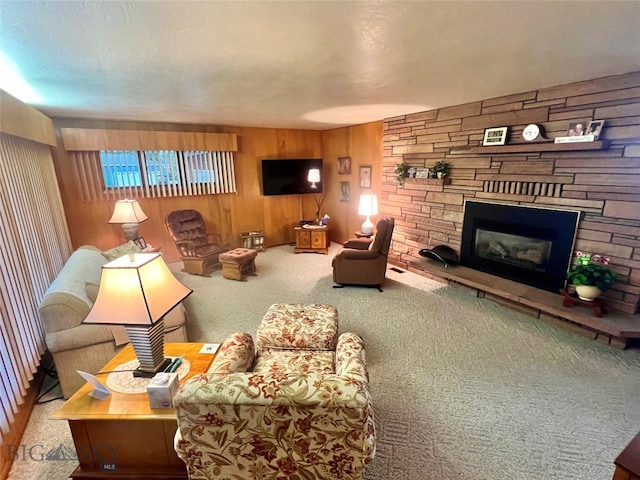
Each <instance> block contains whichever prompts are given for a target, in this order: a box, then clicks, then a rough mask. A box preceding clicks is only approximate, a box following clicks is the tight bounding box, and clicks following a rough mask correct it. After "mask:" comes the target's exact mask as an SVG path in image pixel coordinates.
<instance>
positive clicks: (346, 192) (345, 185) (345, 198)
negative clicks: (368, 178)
mask: <svg viewBox="0 0 640 480" xmlns="http://www.w3.org/2000/svg"><path fill="white" fill-rule="evenodd" d="M340 201H341V202H350V201H351V183H350V182H340Z"/></svg>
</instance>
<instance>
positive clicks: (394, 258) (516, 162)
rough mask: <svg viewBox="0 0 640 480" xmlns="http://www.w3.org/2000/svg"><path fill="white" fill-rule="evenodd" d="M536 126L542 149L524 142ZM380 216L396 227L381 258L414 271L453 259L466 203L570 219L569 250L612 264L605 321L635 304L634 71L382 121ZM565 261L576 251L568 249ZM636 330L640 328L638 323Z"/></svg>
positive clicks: (639, 258)
mask: <svg viewBox="0 0 640 480" xmlns="http://www.w3.org/2000/svg"><path fill="white" fill-rule="evenodd" d="M595 119H604V120H605V127H604V129H603V132H602V135H601V137H600V139H601V140H603V142H601V143H599V144H593V145H587V146H586V148H588V149H586V150H585V149H583V148H582V147H576V149H572V148H571V146H569V147H566V146H563V147H562V148H558V147H559V146H557V145H556V146H554V145H553V144H552V139H553V138H554V137H555V136H563V135H564V134H565V132H566V128H567V125H568V124H569V123H570V122H585V121H587V122H588V121H590V120H595ZM529 123H538V124H541V125H542V126H543V127H544V128H545V131H546V136H547V139H548V140H547V141H541V142H536V143H529V142H524V141H523V140H522V138H521V134H522V130H523V129H524V126H526V125H527V124H529ZM498 126H508V127H509V138H508V141H507V145H505V146H504V147H482V146H481V144H482V138H483V135H484V129H485V128H489V127H498ZM383 134H384V144H383V167H382V170H383V172H382V173H383V192H382V195H381V199H380V205H381V214H385V215H391V216H393V217H395V219H396V229H395V232H394V238H393V242H392V247H391V251H390V257H389V260H390V262H391V263H393V264H396V265H398V266H400V267H404V268H409V269H412V270H415V271H417V272H418V273H420V270H421V265H424V262H427V261H428V260H426V259H424V258H422V257H420V256H419V254H418V252H419V250H420V249H422V248H433V247H434V246H436V245H439V244H445V245H449V246H450V247H452V248H453V249H454V250H456V251H458V252H460V250H461V246H462V230H463V210H464V203H465V201H467V200H477V201H487V202H497V203H506V204H512V205H521V206H531V207H545V208H552V209H561V210H579V211H581V212H582V214H583V215H582V218H581V220H580V222H579V225H578V230H577V236H576V242H575V245H574V249H578V250H582V251H586V252H591V253H599V254H602V255H606V256H608V257H610V258H611V264H610V267H611V268H612V269H613V270H614V271H615V272H616V277H617V281H616V284H615V285H614V286H613V288H612V289H610V290H609V291H608V292H607V293H606V299H607V301H608V302H609V305H610V307H611V308H612V309H613V310H614V311H619V312H624V313H631V314H633V313H636V312H637V311H638V309H639V303H640V72H635V73H630V74H626V75H620V76H615V77H607V78H602V79H596V80H591V81H586V82H579V83H575V84H570V85H564V86H558V87H552V88H547V89H542V90H538V91H531V92H524V93H521V94H515V95H510V96H507V97H501V98H495V99H489V100H482V101H477V102H473V103H469V104H465V105H459V106H455V107H449V108H443V109H439V110H431V111H427V112H420V113H414V114H410V115H403V116H399V117H394V118H390V119H386V120H385V122H384V132H383ZM438 160H444V161H447V162H449V163H450V165H451V173H450V175H449V177H448V178H446V179H444V180H439V179H415V178H410V179H406V182H405V183H404V186H401V185H399V184H398V182H397V180H396V178H395V173H394V170H395V164H397V163H400V162H406V163H408V164H409V165H411V166H414V167H431V166H433V165H434V164H435V162H436V161H438ZM574 251H575V250H574ZM638 322H640V318H639V319H638Z"/></svg>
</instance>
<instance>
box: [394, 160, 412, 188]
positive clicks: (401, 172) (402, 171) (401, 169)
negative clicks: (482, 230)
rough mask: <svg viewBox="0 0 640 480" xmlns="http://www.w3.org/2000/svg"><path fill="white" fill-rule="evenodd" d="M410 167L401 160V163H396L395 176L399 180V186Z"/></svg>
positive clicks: (401, 184) (402, 183)
mask: <svg viewBox="0 0 640 480" xmlns="http://www.w3.org/2000/svg"><path fill="white" fill-rule="evenodd" d="M410 168H411V166H409V165H407V164H406V163H404V162H402V163H396V171H395V173H396V178H397V179H398V182H400V186H403V185H404V179H405V178H407V175H409V169H410Z"/></svg>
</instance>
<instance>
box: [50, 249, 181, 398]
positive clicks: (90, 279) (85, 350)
mask: <svg viewBox="0 0 640 480" xmlns="http://www.w3.org/2000/svg"><path fill="white" fill-rule="evenodd" d="M131 243H133V242H131ZM129 248H137V247H134V246H130V247H129ZM126 249H127V246H122V248H120V250H115V249H114V251H111V252H105V253H107V256H109V254H110V260H111V259H113V257H114V256H120V255H122V254H124V253H121V252H122V251H125V250H126ZM108 261H109V260H107V257H106V256H105V255H103V252H101V251H100V250H98V249H97V248H96V247H93V246H90V245H85V246H82V247H80V248H78V249H77V250H76V251H75V252H73V254H72V255H71V256H70V257H69V259H68V260H67V262H66V263H65V265H64V267H63V268H62V270H61V271H60V273H59V274H58V276H57V277H56V278H55V280H54V281H53V282H52V283H51V285H50V286H49V288H48V290H47V292H46V293H45V295H44V297H43V298H42V301H41V302H40V306H39V313H40V319H41V320H42V324H43V326H44V330H45V342H46V345H47V349H48V350H49V352H51V355H52V356H53V361H54V362H55V365H56V371H57V374H58V378H59V379H60V385H61V387H62V394H63V395H64V397H65V398H69V397H70V396H71V395H73V394H74V393H75V391H76V390H78V388H80V387H81V386H82V385H83V384H84V380H83V379H82V377H80V375H78V374H77V373H76V370H82V371H85V372H89V373H95V372H97V371H98V370H99V369H100V368H102V367H103V366H104V365H105V364H106V363H107V362H108V361H109V360H110V359H111V358H112V357H113V356H114V355H115V354H116V352H118V351H119V350H120V348H122V346H123V345H124V344H126V343H127V342H128V341H129V339H128V337H127V336H126V332H125V331H124V328H123V327H110V326H101V325H83V324H82V323H81V322H82V320H84V318H85V317H86V316H87V314H88V313H89V311H90V310H91V307H92V306H93V300H95V296H96V295H97V290H98V286H99V284H100V275H101V270H102V266H103V265H104V264H105V263H107V262H108ZM186 322H187V315H186V311H185V309H184V307H183V306H182V304H180V305H178V306H177V307H176V308H174V309H173V310H172V311H171V312H169V314H167V315H166V316H165V341H166V342H186V341H187V331H186Z"/></svg>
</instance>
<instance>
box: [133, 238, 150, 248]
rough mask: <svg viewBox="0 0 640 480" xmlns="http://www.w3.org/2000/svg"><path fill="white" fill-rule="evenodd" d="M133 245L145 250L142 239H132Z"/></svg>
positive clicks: (145, 246) (145, 245)
mask: <svg viewBox="0 0 640 480" xmlns="http://www.w3.org/2000/svg"><path fill="white" fill-rule="evenodd" d="M133 243H135V244H136V245H137V246H138V248H139V249H140V250H144V249H145V248H147V242H145V241H144V238H143V237H138V238H134V239H133Z"/></svg>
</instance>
